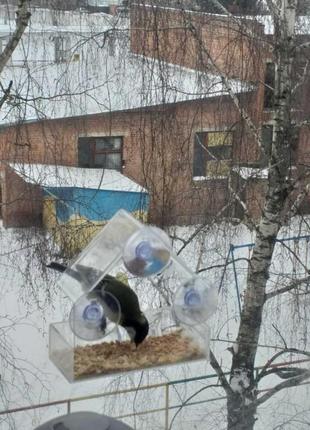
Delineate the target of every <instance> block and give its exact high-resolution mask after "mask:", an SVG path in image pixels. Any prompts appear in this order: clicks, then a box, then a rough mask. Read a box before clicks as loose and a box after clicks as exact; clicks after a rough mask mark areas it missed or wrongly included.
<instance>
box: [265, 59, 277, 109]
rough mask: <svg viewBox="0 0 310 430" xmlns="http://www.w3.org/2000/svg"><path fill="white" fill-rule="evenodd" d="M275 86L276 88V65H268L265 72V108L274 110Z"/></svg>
mask: <svg viewBox="0 0 310 430" xmlns="http://www.w3.org/2000/svg"><path fill="white" fill-rule="evenodd" d="M274 86H275V65H274V63H267V64H266V70H265V92H264V108H267V109H268V108H269V109H270V108H272V107H273V106H274Z"/></svg>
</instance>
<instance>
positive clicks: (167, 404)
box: [165, 384, 169, 430]
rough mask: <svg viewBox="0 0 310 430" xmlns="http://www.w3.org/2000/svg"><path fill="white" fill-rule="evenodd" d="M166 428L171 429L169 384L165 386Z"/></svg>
mask: <svg viewBox="0 0 310 430" xmlns="http://www.w3.org/2000/svg"><path fill="white" fill-rule="evenodd" d="M165 399H166V404H165V430H169V384H166V386H165Z"/></svg>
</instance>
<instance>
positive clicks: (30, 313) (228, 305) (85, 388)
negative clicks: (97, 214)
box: [0, 218, 310, 430]
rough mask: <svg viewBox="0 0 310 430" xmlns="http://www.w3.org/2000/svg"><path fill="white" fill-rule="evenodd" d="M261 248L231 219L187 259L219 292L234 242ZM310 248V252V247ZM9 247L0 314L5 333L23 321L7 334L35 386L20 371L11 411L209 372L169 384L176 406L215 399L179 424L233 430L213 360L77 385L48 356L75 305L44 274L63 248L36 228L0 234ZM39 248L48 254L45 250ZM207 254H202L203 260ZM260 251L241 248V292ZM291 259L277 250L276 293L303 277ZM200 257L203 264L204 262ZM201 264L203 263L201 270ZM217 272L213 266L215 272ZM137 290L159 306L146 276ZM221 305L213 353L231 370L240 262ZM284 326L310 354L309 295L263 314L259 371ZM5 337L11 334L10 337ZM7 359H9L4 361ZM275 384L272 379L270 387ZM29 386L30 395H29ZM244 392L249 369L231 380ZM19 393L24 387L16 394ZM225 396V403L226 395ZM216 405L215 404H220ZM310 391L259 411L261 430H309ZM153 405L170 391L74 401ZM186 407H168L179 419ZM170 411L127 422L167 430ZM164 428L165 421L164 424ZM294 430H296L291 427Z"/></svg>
mask: <svg viewBox="0 0 310 430" xmlns="http://www.w3.org/2000/svg"><path fill="white" fill-rule="evenodd" d="M307 222H309V218H308V219H307V218H305V220H304V222H302V221H301V220H300V219H296V220H295V221H294V223H293V224H292V225H291V226H289V227H286V228H285V229H283V230H282V231H281V235H280V237H289V236H293V235H303V234H309V229H308V227H307ZM195 228H196V226H192V227H171V229H170V233H171V234H173V235H174V236H178V237H181V238H183V239H185V240H186V239H187V238H189V237H191V235H192V234H193V232H194V231H195ZM252 242H253V235H252V234H251V232H249V231H248V230H247V229H246V227H245V226H235V227H233V226H232V225H230V224H227V223H223V224H219V225H217V226H215V225H212V226H206V227H205V229H204V230H202V231H201V233H200V234H199V235H198V236H196V238H195V240H193V241H192V242H191V243H190V245H188V247H186V248H185V249H184V251H183V252H182V253H181V256H182V258H183V259H184V260H185V261H186V264H187V265H188V266H189V267H190V268H192V269H194V270H195V269H196V268H197V267H198V269H202V268H210V269H209V270H206V271H204V272H202V274H201V275H202V276H204V279H206V282H208V284H209V285H213V286H216V287H218V286H219V285H220V281H221V278H222V276H223V266H221V265H223V264H224V262H225V259H226V256H227V253H228V250H229V247H230V244H234V245H239V244H247V243H252ZM181 245H182V242H181V241H177V240H175V241H174V248H175V249H176V250H177V249H179V247H180V246H181ZM287 245H289V246H290V247H291V248H292V250H293V251H294V252H297V253H298V255H299V257H300V258H302V262H303V263H305V262H307V263H308V264H309V263H310V253H309V252H308V251H310V250H308V248H309V242H306V241H303V240H300V241H299V242H298V243H294V241H291V242H287ZM307 247H308V248H307ZM0 249H1V261H0V262H1V273H0V291H1V306H2V312H1V315H0V327H7V326H8V321H15V322H16V323H15V324H14V327H12V329H11V330H10V329H9V328H6V335H9V336H10V338H9V339H10V345H11V346H12V348H13V353H14V356H15V357H16V360H17V361H16V363H17V364H18V365H19V367H20V368H23V369H24V370H25V369H26V370H27V371H26V383H27V385H24V382H22V379H21V377H20V375H19V374H16V372H15V373H14V375H15V379H14V381H13V382H14V383H13V384H12V385H11V386H10V391H9V402H8V403H5V404H4V405H3V407H2V408H1V409H4V408H5V407H12V408H13V407H16V406H26V405H31V404H35V403H39V402H45V401H53V400H59V399H65V398H70V397H79V396H83V395H88V394H89V395H92V394H99V393H102V392H106V391H110V390H117V389H119V390H121V389H125V388H129V387H133V386H137V385H138V384H141V385H151V384H153V383H158V382H165V381H171V380H175V379H183V378H189V377H197V376H198V375H205V376H207V377H208V378H210V379H205V380H203V379H202V380H198V381H195V382H191V383H187V384H180V383H179V384H176V385H173V386H170V389H169V402H170V405H178V404H180V403H182V402H185V401H186V399H188V398H189V397H190V396H191V395H194V393H196V392H197V391H198V390H200V389H203V390H202V392H201V394H199V395H197V396H196V397H194V398H193V401H197V402H199V401H203V400H209V402H208V403H203V404H201V405H199V404H197V405H192V406H187V407H184V408H183V410H182V412H180V413H179V414H178V416H177V417H176V420H175V422H174V426H173V427H172V429H173V428H178V427H179V428H180V429H182V430H192V429H194V428H195V429H196V430H203V429H205V428H206V427H207V428H210V429H212V428H217V429H218V430H224V429H225V428H226V422H225V418H223V417H225V399H224V398H223V396H224V393H223V391H222V390H221V389H220V388H216V387H214V388H209V389H206V387H207V386H208V385H209V384H213V383H216V381H217V378H216V377H211V375H213V374H214V371H213V370H212V369H211V368H210V366H209V365H207V364H206V363H204V362H200V363H196V364H186V365H181V366H176V367H173V368H163V369H160V370H158V371H153V370H145V371H144V372H143V373H141V372H136V373H134V374H124V376H123V377H121V378H118V377H109V378H97V379H93V380H90V381H85V382H81V383H75V384H73V385H70V384H68V383H67V382H66V381H65V379H64V378H63V377H62V375H61V374H60V373H59V372H58V370H57V369H56V368H55V367H54V366H53V365H52V363H51V362H50V361H49V360H48V336H47V330H48V325H49V323H50V322H55V321H61V320H63V319H66V318H67V316H68V312H69V310H70V307H71V303H70V302H69V300H68V299H66V298H65V297H64V296H63V293H62V291H60V289H59V287H57V285H56V280H57V278H58V276H57V274H55V273H54V272H51V271H48V272H46V273H45V274H44V272H42V266H41V264H42V263H45V262H49V261H51V260H52V259H57V258H58V257H57V256H56V254H57V249H53V246H52V243H51V241H49V240H48V238H46V237H45V236H40V234H38V233H37V234H35V231H33V230H29V229H20V230H4V229H1V228H0ZM38 251H40V252H38ZM200 252H202V256H201V258H199V256H200ZM250 254H251V249H248V248H247V247H244V248H238V249H236V250H235V258H236V260H237V259H238V261H236V269H237V276H238V282H239V288H240V293H241V294H242V293H243V290H244V286H245V282H246V273H247V265H246V262H245V258H248V257H249V256H250ZM291 257H292V255H291V253H289V252H288V250H287V249H286V248H283V247H281V244H280V243H277V245H276V254H275V259H274V262H273V264H272V267H271V274H272V276H271V279H270V281H269V284H268V289H271V288H274V287H275V286H276V283H279V284H280V285H282V286H283V285H285V282H287V280H288V279H287V277H288V275H291V274H292V273H295V275H296V276H302V266H301V264H299V263H296V261H294V260H293V259H292V258H291ZM198 260H199V262H198ZM197 262H198V263H197ZM197 264H198V266H197ZM212 267H213V269H212ZM130 283H131V285H132V286H134V287H135V288H136V291H137V292H138V293H139V297H140V298H141V299H142V296H143V302H145V303H144V306H147V303H152V305H154V306H155V305H156V304H157V303H158V302H159V300H158V295H157V293H156V292H155V291H154V290H152V289H150V288H149V287H148V285H147V282H146V281H145V280H141V279H140V280H139V279H130ZM219 301H220V304H219V309H218V312H217V313H216V315H215V316H213V317H212V320H211V327H212V339H213V340H212V342H211V345H212V350H213V352H214V353H215V355H216V357H217V358H218V360H219V362H220V363H221V365H222V367H223V370H224V371H228V370H229V366H230V363H231V357H232V356H231V352H230V351H228V350H227V347H228V346H232V345H235V344H234V343H233V342H234V340H235V338H236V332H237V328H238V323H239V314H238V304H237V298H236V290H235V282H234V273H233V270H232V265H229V266H227V270H226V274H225V276H224V283H223V287H222V289H221V291H220V294H219ZM273 326H276V327H277V328H278V329H279V330H280V332H281V333H282V335H284V337H285V339H286V341H287V343H288V346H290V347H299V348H302V349H308V350H309V339H308V338H307V333H309V328H310V317H309V311H308V305H305V304H304V302H303V299H302V297H300V299H299V300H298V302H296V300H295V299H294V296H293V295H292V294H285V295H283V296H281V297H278V298H276V299H274V300H270V301H268V302H267V304H266V309H265V312H264V325H263V328H262V333H261V338H260V345H261V346H260V347H259V350H258V355H257V362H256V365H263V364H265V362H266V360H267V359H269V358H270V357H271V356H272V355H273V354H274V352H276V351H279V348H282V347H283V343H282V340H281V338H280V337H279V336H278V333H277V332H276V331H275V330H274V327H273ZM1 333H2V332H1ZM294 358H295V357H294V356H292V357H290V356H287V357H285V358H283V361H285V360H286V361H290V360H291V359H294ZM2 363H3V362H2ZM1 369H2V370H1V372H2V374H1V377H2V380H5V381H10V373H9V372H10V369H11V367H10V366H9V367H4V366H3V365H2V366H1ZM265 379H266V381H265ZM280 381H281V380H279V379H278V378H276V377H275V376H269V377H268V378H264V379H263V381H262V384H260V387H259V389H267V388H269V387H271V386H273V385H274V384H275V383H278V382H280ZM29 384H30V387H31V389H29ZM231 384H232V388H233V389H234V390H235V391H238V390H240V384H245V385H247V384H248V380H247V377H246V375H245V374H244V373H243V372H242V369H241V371H240V373H239V374H238V375H235V376H234V378H233V379H232V381H231ZM17 387H19V388H18V389H17ZM220 398H221V399H220ZM215 399H216V400H215ZM308 399H309V386H302V387H298V388H296V389H289V390H285V391H282V392H280V393H279V394H277V395H276V396H275V397H274V398H273V399H272V400H271V401H270V402H268V403H266V405H264V407H262V408H260V409H259V410H258V421H257V423H256V427H255V430H264V429H265V428H268V429H271V428H275V427H276V426H277V425H280V424H282V423H284V422H287V421H288V422H290V419H296V420H298V422H295V421H293V424H292V427H291V428H292V429H293V428H294V430H303V429H304V428H305V427H303V426H304V423H305V422H306V421H309V400H308ZM148 407H154V408H156V407H164V395H163V389H162V391H161V390H158V391H156V390H155V389H149V390H143V392H140V393H139V392H134V393H132V394H126V393H123V394H122V395H120V396H111V397H109V396H107V397H105V399H104V401H102V399H99V400H89V401H80V402H77V403H72V410H73V411H75V410H93V411H96V412H101V413H107V414H110V415H125V414H126V413H130V412H133V410H134V411H143V410H145V409H147V408H148ZM177 410H178V408H176V409H171V410H170V411H169V417H170V419H172V418H173V416H174V414H175V412H176V411H177ZM63 413H66V410H65V408H64V407H63V408H62V407H60V406H59V407H57V408H56V407H55V408H44V409H42V410H38V411H29V412H28V413H20V414H14V415H13V417H14V420H15V424H16V429H19V428H23V429H24V430H33V428H34V427H35V426H36V425H38V424H39V423H43V422H44V421H47V419H50V418H52V417H55V416H56V415H60V414H63ZM163 415H164V413H162V414H161V413H158V414H151V415H141V417H140V418H139V416H137V417H136V418H135V420H136V422H135V423H134V421H133V420H132V421H131V420H130V419H125V421H126V422H128V424H131V425H135V427H136V428H139V430H144V429H145V430H146V429H152V430H156V429H158V430H163V429H164V428H165V427H164V421H163ZM155 423H158V424H156V425H155ZM13 428H14V427H13V426H11V427H10V426H9V424H8V423H7V422H4V421H3V422H1V430H12V429H13ZM288 428H290V427H288Z"/></svg>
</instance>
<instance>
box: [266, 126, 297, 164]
mask: <svg viewBox="0 0 310 430" xmlns="http://www.w3.org/2000/svg"><path fill="white" fill-rule="evenodd" d="M261 138H262V160H261V162H262V163H261V164H262V165H263V166H266V165H267V163H268V160H269V158H270V156H271V150H272V139H273V125H271V124H266V125H263V126H262V133H261ZM298 140H299V128H298V127H295V126H294V125H293V126H292V127H291V130H290V136H289V142H290V158H291V164H295V163H296V151H297V146H298Z"/></svg>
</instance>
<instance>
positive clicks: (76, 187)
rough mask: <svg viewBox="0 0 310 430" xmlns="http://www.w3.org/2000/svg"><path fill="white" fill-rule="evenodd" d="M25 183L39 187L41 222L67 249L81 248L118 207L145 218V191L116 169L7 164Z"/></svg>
mask: <svg viewBox="0 0 310 430" xmlns="http://www.w3.org/2000/svg"><path fill="white" fill-rule="evenodd" d="M10 168H11V170H13V172H14V173H15V174H16V175H18V176H19V177H20V178H21V179H22V180H23V181H24V182H25V183H27V184H31V185H33V186H36V187H40V188H41V190H42V222H43V226H44V227H46V228H47V229H49V230H50V231H52V233H53V235H54V237H55V240H56V241H57V243H58V244H59V245H61V247H62V248H63V249H64V250H66V251H67V252H69V253H70V254H71V253H75V252H77V251H78V250H79V249H82V248H83V247H84V246H85V245H86V244H87V243H88V242H89V240H90V239H91V238H92V237H93V235H94V234H95V233H96V232H97V231H98V229H99V228H101V227H102V226H103V225H104V224H105V223H106V222H107V221H108V220H109V219H111V218H112V217H113V215H114V214H115V213H116V212H117V211H118V210H119V209H125V210H127V211H128V212H130V213H132V214H133V215H134V216H135V217H137V218H139V219H145V218H146V217H147V213H148V207H149V195H148V193H147V191H146V190H145V189H144V188H143V187H141V186H140V185H139V184H137V183H136V182H134V181H132V180H131V179H129V178H128V177H126V176H124V175H123V174H121V173H120V172H118V171H116V170H110V169H89V168H80V167H70V166H56V165H44V164H13V163H11V164H10Z"/></svg>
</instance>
